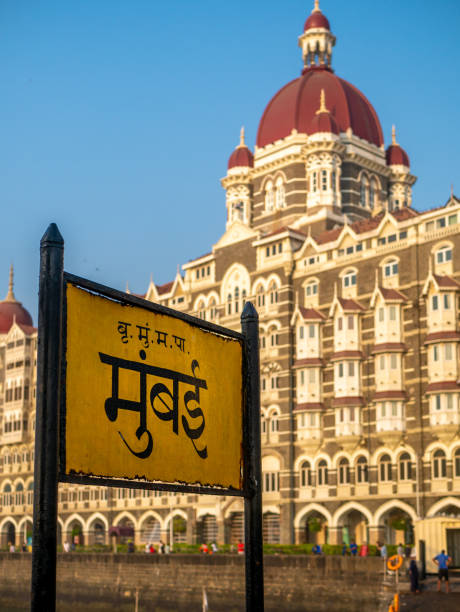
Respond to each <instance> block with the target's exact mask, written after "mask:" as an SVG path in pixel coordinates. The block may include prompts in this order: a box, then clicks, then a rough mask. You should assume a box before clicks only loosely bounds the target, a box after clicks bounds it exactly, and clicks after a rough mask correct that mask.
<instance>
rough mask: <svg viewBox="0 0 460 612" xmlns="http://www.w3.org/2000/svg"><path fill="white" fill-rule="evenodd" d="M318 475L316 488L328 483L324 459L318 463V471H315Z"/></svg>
mask: <svg viewBox="0 0 460 612" xmlns="http://www.w3.org/2000/svg"><path fill="white" fill-rule="evenodd" d="M317 472H318V474H317V476H318V483H317V484H318V486H323V485H327V482H328V470H327V463H326V461H325V459H321V461H320V462H319V463H318V470H317Z"/></svg>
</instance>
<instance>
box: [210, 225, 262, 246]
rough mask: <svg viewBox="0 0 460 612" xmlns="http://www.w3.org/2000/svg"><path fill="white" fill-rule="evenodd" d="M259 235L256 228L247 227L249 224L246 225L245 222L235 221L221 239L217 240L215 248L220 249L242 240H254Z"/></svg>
mask: <svg viewBox="0 0 460 612" xmlns="http://www.w3.org/2000/svg"><path fill="white" fill-rule="evenodd" d="M257 236H258V234H257V233H256V232H255V231H254V230H252V229H250V228H249V227H247V225H244V223H241V222H240V221H234V222H233V223H232V224H231V225H230V227H229V228H228V229H227V231H226V232H225V234H224V235H223V236H222V237H221V238H220V240H219V241H218V242H216V244H215V245H214V248H215V249H220V248H222V247H226V246H229V245H230V244H234V243H236V242H241V241H242V240H250V239H252V240H254V238H257Z"/></svg>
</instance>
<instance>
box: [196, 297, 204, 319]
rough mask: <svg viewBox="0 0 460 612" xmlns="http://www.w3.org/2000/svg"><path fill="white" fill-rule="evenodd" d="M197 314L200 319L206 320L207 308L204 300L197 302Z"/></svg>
mask: <svg viewBox="0 0 460 612" xmlns="http://www.w3.org/2000/svg"><path fill="white" fill-rule="evenodd" d="M197 314H198V317H199V318H200V319H203V320H206V308H205V305H204V300H200V301H199V302H198V304H197Z"/></svg>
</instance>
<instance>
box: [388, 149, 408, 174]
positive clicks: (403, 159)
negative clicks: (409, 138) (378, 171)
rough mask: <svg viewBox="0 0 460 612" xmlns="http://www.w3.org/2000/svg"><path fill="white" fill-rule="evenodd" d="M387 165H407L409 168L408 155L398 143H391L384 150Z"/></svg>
mask: <svg viewBox="0 0 460 612" xmlns="http://www.w3.org/2000/svg"><path fill="white" fill-rule="evenodd" d="M386 157H387V165H388V166H407V167H408V168H410V162H409V156H408V155H407V153H406V152H405V151H404V149H403V148H402V147H400V146H399V144H391V145H390V146H389V147H388V149H387V152H386Z"/></svg>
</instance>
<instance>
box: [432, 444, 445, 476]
mask: <svg viewBox="0 0 460 612" xmlns="http://www.w3.org/2000/svg"><path fill="white" fill-rule="evenodd" d="M445 477H446V455H445V454H444V451H442V450H441V449H438V450H437V451H435V452H434V453H433V478H445Z"/></svg>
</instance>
